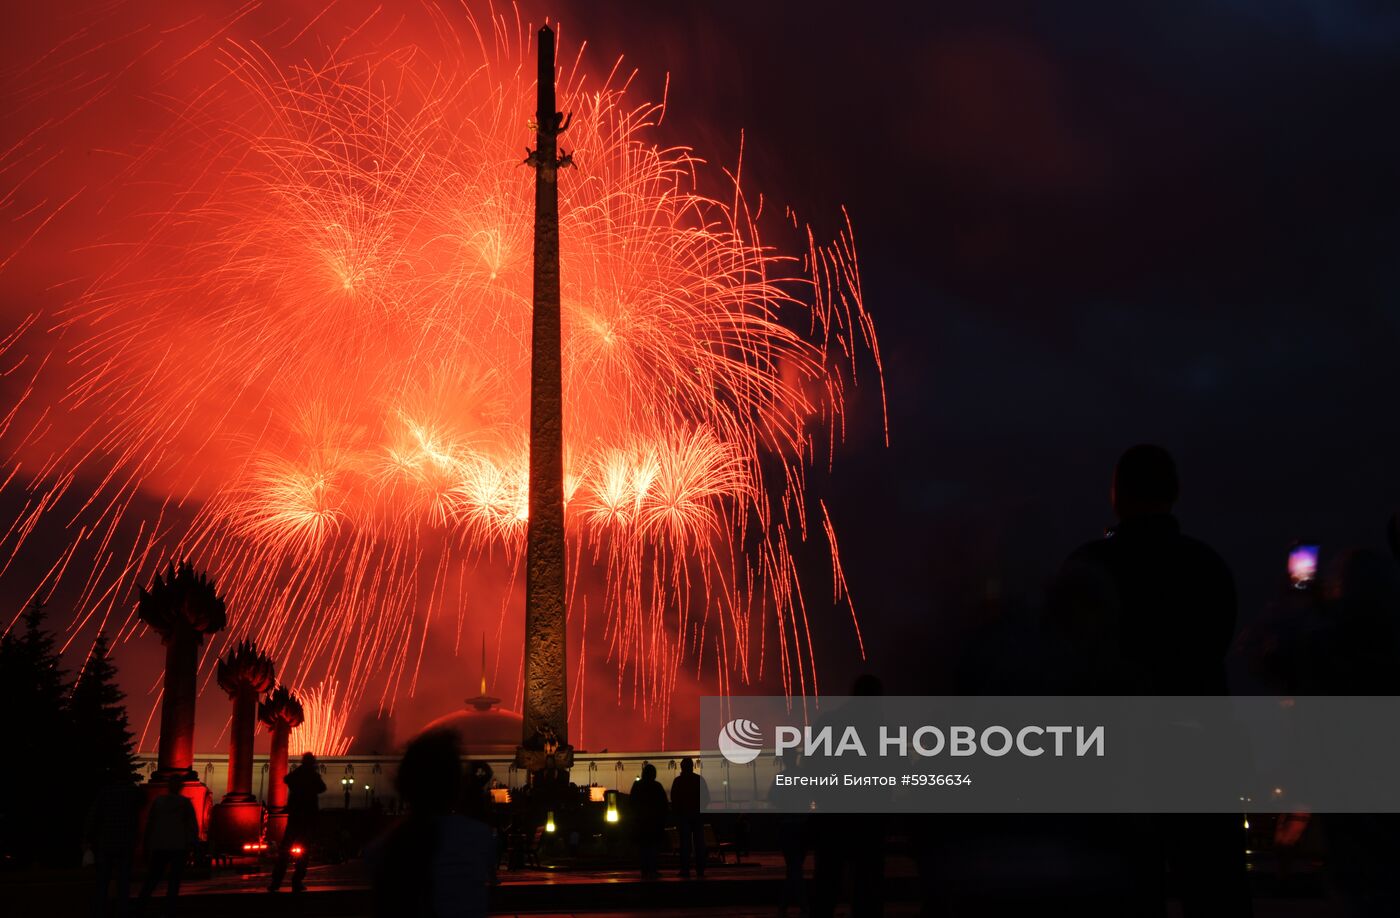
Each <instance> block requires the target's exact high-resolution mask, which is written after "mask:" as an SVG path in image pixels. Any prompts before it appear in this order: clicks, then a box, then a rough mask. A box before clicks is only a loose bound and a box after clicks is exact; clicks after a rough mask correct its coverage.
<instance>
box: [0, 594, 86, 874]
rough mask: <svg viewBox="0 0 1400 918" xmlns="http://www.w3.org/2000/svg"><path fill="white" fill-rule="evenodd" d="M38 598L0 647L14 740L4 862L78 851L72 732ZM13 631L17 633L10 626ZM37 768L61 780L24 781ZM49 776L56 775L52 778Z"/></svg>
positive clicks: (0, 682) (0, 687)
mask: <svg viewBox="0 0 1400 918" xmlns="http://www.w3.org/2000/svg"><path fill="white" fill-rule="evenodd" d="M45 617H46V613H45V612H44V603H43V602H42V601H40V600H35V601H34V602H33V603H32V604H31V605H30V606H29V608H28V609H26V610H25V612H24V617H23V622H22V626H21V627H19V628H13V629H11V633H10V634H8V635H6V637H5V639H4V642H3V647H0V672H3V676H0V691H3V692H4V693H5V694H4V695H3V696H0V697H4V698H5V703H6V705H7V707H8V714H9V721H10V726H9V730H8V731H7V732H8V733H9V735H10V736H11V738H12V742H13V746H12V747H11V752H10V753H9V754H8V755H7V758H8V759H9V760H10V763H11V768H15V769H18V770H17V771H16V772H15V773H13V774H10V775H9V776H8V778H7V782H6V785H7V786H8V787H9V788H11V792H10V794H8V795H7V796H8V797H9V799H8V801H7V802H6V804H5V809H6V812H5V813H4V816H5V819H4V822H5V824H6V825H5V830H4V834H3V839H2V840H0V845H3V848H4V851H3V852H0V853H3V856H4V857H5V859H6V860H7V861H9V862H12V863H14V862H19V863H26V862H30V861H33V860H36V859H37V860H40V861H44V862H48V863H55V862H61V861H64V860H66V859H67V858H68V857H69V855H70V854H71V853H72V852H74V851H76V847H77V841H76V838H75V837H74V832H73V829H74V826H73V821H74V816H73V812H72V811H73V810H74V808H75V802H74V800H73V791H74V790H75V788H74V787H73V785H72V784H71V783H70V778H71V776H72V774H73V770H72V769H73V764H74V757H73V753H74V748H73V741H72V740H73V733H72V729H71V727H70V724H69V720H68V710H67V697H66V696H67V690H68V686H67V685H66V684H65V682H64V679H63V675H64V672H63V664H62V660H61V659H60V658H59V654H58V650H57V648H56V647H55V646H54V638H53V635H52V634H50V633H49V632H48V631H47V630H45V628H44V619H45ZM15 631H18V632H19V633H18V634H15ZM40 776H47V780H48V781H49V782H52V783H56V784H58V785H59V786H57V787H54V786H45V785H44V784H42V783H41V784H40V785H37V786H34V788H33V790H34V792H26V791H25V790H24V788H25V787H26V786H27V785H32V784H33V782H34V781H35V780H36V779H37V778H39V777H40ZM55 779H57V780H56V781H55Z"/></svg>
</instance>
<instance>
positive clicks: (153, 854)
mask: <svg viewBox="0 0 1400 918" xmlns="http://www.w3.org/2000/svg"><path fill="white" fill-rule="evenodd" d="M184 787H185V782H184V779H183V778H180V777H178V776H177V777H172V778H170V779H169V780H168V781H167V782H166V788H167V792H166V793H164V794H162V795H161V796H159V797H157V798H155V799H154V800H152V801H151V811H150V812H149V813H148V814H147V815H146V864H147V868H146V882H145V884H144V885H143V886H142V887H141V907H142V910H143V911H144V909H145V904H146V900H148V899H150V898H151V893H153V892H155V890H156V886H157V884H159V883H160V881H161V877H163V876H166V875H167V874H168V879H167V880H166V886H165V914H166V915H167V916H170V915H174V914H175V900H176V899H177V898H178V897H179V895H180V878H181V877H182V876H184V873H185V861H187V860H188V859H189V856H190V849H191V848H193V847H194V845H195V842H197V841H199V819H198V817H196V816H195V812H194V804H193V803H191V802H190V800H189V798H188V797H186V796H185V795H184V793H183V792H184Z"/></svg>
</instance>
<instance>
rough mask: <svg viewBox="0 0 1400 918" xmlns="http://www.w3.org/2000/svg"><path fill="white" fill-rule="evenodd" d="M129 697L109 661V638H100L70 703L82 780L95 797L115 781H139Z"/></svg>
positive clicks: (100, 635) (76, 684)
mask: <svg viewBox="0 0 1400 918" xmlns="http://www.w3.org/2000/svg"><path fill="white" fill-rule="evenodd" d="M125 697H126V695H125V693H123V692H122V690H121V689H120V688H119V687H118V686H117V668H116V667H115V666H113V665H112V661H111V659H110V657H108V649H107V635H105V634H98V635H97V641H96V642H95V643H94V644H93V645H92V653H90V654H89V655H88V658H87V663H85V664H84V665H83V671H82V673H81V674H79V676H78V679H77V681H76V682H75V683H74V685H73V693H72V695H71V696H69V699H68V714H69V720H70V722H71V725H72V729H73V735H74V737H75V739H77V741H78V743H79V748H78V749H77V750H76V751H77V753H78V757H79V760H78V763H77V764H78V771H79V776H80V780H81V781H82V783H83V785H84V786H85V787H87V788H89V789H90V791H91V792H92V793H95V792H96V791H97V790H98V789H99V788H101V787H105V786H106V785H108V784H111V783H112V782H114V781H129V782H130V781H135V780H136V762H135V756H134V752H133V737H132V734H131V728H130V726H129V725H128V723H127V719H126V707H125V706H124V705H123V704H122V699H124V698H125Z"/></svg>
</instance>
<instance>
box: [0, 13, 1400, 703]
mask: <svg viewBox="0 0 1400 918" xmlns="http://www.w3.org/2000/svg"><path fill="white" fill-rule="evenodd" d="M25 15H32V14H25ZM558 16H559V18H560V19H562V20H563V22H564V40H565V42H566V43H567V42H569V41H576V40H578V39H580V38H586V39H587V41H588V43H589V55H590V57H591V59H592V60H594V61H609V60H611V59H613V58H615V57H617V56H619V55H625V57H626V59H627V60H628V62H630V63H631V64H633V65H635V66H637V67H639V68H641V70H642V71H643V74H642V76H641V77H640V78H639V79H640V80H641V81H642V84H641V85H642V87H643V88H644V89H645V90H648V91H650V92H651V93H653V94H657V95H659V93H660V89H661V83H662V76H663V74H664V73H666V72H668V71H669V72H670V73H671V75H672V76H671V80H670V88H669V98H668V101H669V108H668V112H667V115H666V121H665V122H664V124H663V125H662V126H661V128H660V130H659V135H660V137H661V138H662V139H663V140H668V141H670V142H676V143H685V144H687V145H690V146H692V147H694V148H695V149H696V151H697V153H699V155H701V156H703V157H705V158H706V159H708V160H710V161H711V162H713V163H715V164H717V165H731V164H733V163H734V162H735V161H736V160H737V158H738V147H739V137H740V134H741V132H742V133H743V136H744V156H743V165H744V170H745V175H746V184H750V183H751V187H754V188H760V189H762V190H763V192H764V194H765V196H766V199H767V200H768V201H769V202H770V204H771V206H775V207H777V208H778V212H779V213H781V208H782V207H783V206H787V205H791V206H793V207H795V208H796V209H797V211H798V213H799V215H800V216H801V217H802V218H803V219H804V220H809V221H811V222H812V223H813V224H814V226H816V227H817V228H818V229H819V230H827V231H832V230H834V229H835V228H836V226H837V221H838V220H839V219H840V218H841V213H842V210H841V209H842V208H843V207H844V208H845V210H846V212H847V213H848V214H849V216H850V219H851V221H852V223H853V225H854V227H855V232H856V238H857V242H858V245H859V249H860V261H861V266H862V275H863V281H864V286H865V300H866V305H867V307H868V308H869V310H870V311H871V313H872V314H873V315H874V317H875V320H876V324H877V327H878V330H879V335H880V340H881V344H882V348H883V352H884V368H885V378H886V383H887V388H888V393H889V411H890V414H889V428H890V446H889V448H885V447H884V446H883V445H882V435H881V434H882V432H881V429H880V413H879V402H878V393H877V390H876V389H875V388H874V387H873V385H871V382H872V379H871V377H870V374H868V373H867V374H866V376H865V383H866V385H865V386H864V387H863V388H861V389H859V390H858V392H857V393H856V395H855V404H854V410H853V412H852V420H853V423H852V426H851V428H850V430H849V432H848V436H847V442H846V445H845V446H844V447H843V448H842V449H841V451H840V454H839V455H838V457H837V463H836V473H835V475H834V476H833V477H832V478H831V479H830V480H821V481H818V483H817V486H818V487H819V489H820V490H821V492H822V493H823V494H826V495H828V502H829V504H830V507H831V511H832V516H833V518H834V520H835V521H836V523H837V525H838V528H839V532H840V534H841V537H842V552H843V557H844V562H845V567H846V573H847V576H848V578H849V581H850V585H851V589H852V591H853V593H854V596H855V602H856V607H857V610H858V611H859V613H860V619H861V623H862V627H863V628H864V632H865V636H866V643H867V647H868V650H869V654H870V659H869V660H868V661H866V662H864V663H862V662H861V661H860V660H859V659H857V658H855V657H854V655H853V654H852V653H851V642H850V630H849V626H848V624H847V623H846V620H845V619H844V618H842V617H841V616H830V615H827V616H825V617H824V618H818V619H816V620H817V621H818V622H819V623H820V624H821V625H822V627H824V628H827V629H830V630H829V633H826V634H819V635H818V651H819V658H818V663H819V666H820V668H821V671H822V674H823V678H824V685H825V686H826V688H827V690H828V691H831V690H836V689H839V688H840V687H842V686H844V684H846V683H847V682H848V680H849V679H850V677H851V676H852V675H854V674H855V673H856V672H858V671H860V670H861V669H862V668H869V669H872V670H874V671H876V672H877V673H879V674H880V675H882V676H883V677H885V679H886V681H887V683H889V687H890V688H892V689H895V690H902V691H921V690H924V689H928V688H942V687H946V681H945V677H946V675H947V674H948V673H949V672H950V671H951V668H952V666H953V665H954V664H955V663H956V658H957V656H958V653H959V647H960V646H961V644H960V642H961V641H962V639H963V638H964V637H965V635H966V633H967V631H968V629H969V628H970V627H971V624H972V622H974V621H975V620H976V616H977V615H979V614H981V613H979V612H976V611H975V610H976V609H977V607H978V606H979V600H980V598H981V597H982V596H984V595H985V594H986V592H987V591H988V589H989V587H988V584H989V583H992V582H995V584H996V585H997V586H996V589H997V590H998V591H999V592H1000V595H1001V597H1002V600H1003V602H1004V603H1005V604H1006V606H1007V607H1008V608H1012V609H1016V608H1024V609H1032V608H1034V606H1035V605H1036V603H1037V602H1038V597H1039V593H1040V590H1041V589H1042V588H1043V585H1044V582H1045V580H1046V578H1047V577H1048V576H1049V575H1050V574H1051V573H1052V572H1053V570H1054V569H1055V567H1056V566H1057V565H1058V563H1059V561H1060V559H1061V558H1062V557H1063V556H1064V555H1065V554H1066V553H1067V552H1068V551H1070V550H1071V549H1072V548H1073V547H1074V546H1075V545H1077V544H1078V543H1080V542H1082V541H1085V540H1087V539H1089V538H1093V537H1094V536H1096V535H1097V534H1098V533H1099V532H1100V531H1101V530H1102V528H1103V527H1104V526H1105V525H1106V524H1108V523H1109V522H1110V521H1111V514H1110V511H1109V506H1108V482H1109V475H1110V471H1111V468H1112V464H1113V461H1114V459H1115V458H1116V456H1117V454H1118V453H1119V452H1120V451H1121V450H1122V449H1123V448H1124V447H1126V446H1128V445H1130V444H1132V443H1135V442H1139V441H1154V442H1158V443H1161V444H1163V445H1165V446H1167V447H1169V448H1170V449H1171V450H1173V452H1175V453H1176V455H1177V457H1178V460H1179V463H1180V466H1181V470H1182V479H1183V497H1182V501H1181V504H1180V507H1179V510H1180V516H1181V518H1182V520H1183V523H1184V525H1185V527H1186V528H1187V529H1188V531H1191V532H1193V533H1194V534H1196V535H1198V536H1200V537H1202V538H1204V539H1206V540H1207V541H1209V542H1211V543H1212V544H1214V545H1215V546H1216V547H1217V548H1218V549H1219V550H1220V551H1221V553H1222V554H1223V555H1224V556H1225V558H1226V560H1227V561H1229V562H1230V564H1231V565H1232V566H1233V568H1234V570H1235V572H1236V577H1237V579H1238V582H1239V585H1240V591H1241V604H1242V613H1243V614H1244V615H1245V616H1249V615H1251V614H1254V613H1255V612H1257V611H1258V610H1259V609H1260V608H1261V607H1262V606H1263V605H1264V604H1265V603H1267V602H1268V601H1269V599H1270V597H1271V595H1272V591H1273V590H1274V589H1276V588H1277V586H1278V581H1279V578H1280V577H1281V575H1282V570H1283V559H1284V551H1285V549H1286V546H1287V545H1288V543H1289V542H1290V541H1292V540H1293V539H1295V538H1298V537H1308V538H1312V539H1317V540H1320V541H1322V542H1323V543H1324V544H1325V545H1327V546H1342V545H1352V544H1372V545H1378V544H1379V543H1380V542H1381V540H1382V536H1383V527H1384V523H1385V519H1386V517H1387V515H1388V514H1389V513H1390V512H1391V510H1392V509H1395V508H1397V507H1400V485H1397V474H1396V469H1397V468H1400V433H1398V432H1397V426H1396V418H1395V412H1394V409H1393V403H1394V399H1395V396H1396V394H1397V385H1396V384H1397V372H1396V369H1395V362H1394V355H1395V354H1396V351H1397V339H1398V338H1400V268H1397V264H1398V262H1397V260H1396V257H1395V256H1396V254H1397V252H1400V179H1397V166H1398V165H1400V127H1397V124H1398V123H1400V122H1397V118H1396V116H1395V111H1394V109H1395V100H1396V99H1397V98H1400V10H1396V9H1395V8H1393V7H1390V6H1388V5H1386V4H1382V3H1369V2H1331V3H1328V2H1323V0H1297V2H1286V0H1277V2H1243V0H1231V2H1222V0H1216V2H1210V3H1171V4H1165V3H1164V4H1137V3H1133V4H1126V3H1118V2H1105V3H1043V2H1042V3H1035V2H1026V3H1001V2H976V3H972V2H967V3H917V4H909V5H908V7H907V8H906V9H903V10H901V9H899V8H898V7H897V6H896V5H894V4H874V3H868V4H850V3H840V4H837V3H829V4H821V3H818V4H810V3H808V4H801V5H796V4H782V3H766V2H753V0H746V2H706V3H692V4H679V3H641V2H617V0H588V2H582V0H580V2H577V3H573V4H567V5H565V6H564V8H563V9H562V10H561V11H559V12H558ZM332 18H333V17H332ZM326 21H327V23H329V22H330V21H331V20H330V19H328V20H326ZM35 27H36V28H39V26H37V25H36V26H35ZM18 35H19V36H20V37H21V38H22V37H23V36H24V35H25V30H24V29H21V30H20V31H19V33H18ZM7 44H8V43H7ZM565 101H566V100H565ZM930 663H931V664H932V665H928V664H930Z"/></svg>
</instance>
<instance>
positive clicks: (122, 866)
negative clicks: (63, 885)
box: [84, 778, 146, 918]
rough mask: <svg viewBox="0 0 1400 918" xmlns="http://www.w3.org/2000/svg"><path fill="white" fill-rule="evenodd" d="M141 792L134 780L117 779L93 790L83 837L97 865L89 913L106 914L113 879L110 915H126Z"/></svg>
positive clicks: (143, 801)
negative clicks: (113, 899) (113, 891)
mask: <svg viewBox="0 0 1400 918" xmlns="http://www.w3.org/2000/svg"><path fill="white" fill-rule="evenodd" d="M145 802H146V798H145V795H144V794H143V793H142V792H141V789H140V788H139V787H137V786H136V784H135V782H134V781H132V780H130V779H127V778H121V779H118V780H116V781H113V782H112V783H110V784H108V785H107V786H105V787H103V788H102V789H101V790H100V791H98V792H97V799H96V800H94V801H93V804H92V809H91V810H90V811H89V812H88V821H87V826H86V831H85V833H84V838H85V841H86V843H87V845H88V846H89V847H90V848H91V850H92V855H93V864H94V866H96V867H97V887H96V890H95V891H94V894H93V900H92V914H93V915H94V916H102V915H106V914H109V908H108V905H109V903H108V901H107V891H108V889H109V888H110V887H111V885H112V881H113V880H115V881H116V884H117V895H116V899H115V901H114V902H113V903H111V909H110V914H114V915H117V916H118V918H121V916H124V915H125V914H126V906H127V900H128V899H129V898H130V897H131V858H132V854H133V852H134V850H135V848H136V829H137V825H138V823H139V822H140V819H141V807H142V805H144V804H145Z"/></svg>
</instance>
